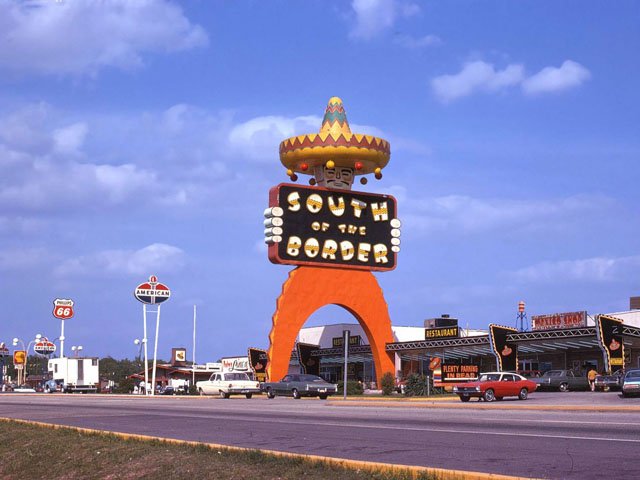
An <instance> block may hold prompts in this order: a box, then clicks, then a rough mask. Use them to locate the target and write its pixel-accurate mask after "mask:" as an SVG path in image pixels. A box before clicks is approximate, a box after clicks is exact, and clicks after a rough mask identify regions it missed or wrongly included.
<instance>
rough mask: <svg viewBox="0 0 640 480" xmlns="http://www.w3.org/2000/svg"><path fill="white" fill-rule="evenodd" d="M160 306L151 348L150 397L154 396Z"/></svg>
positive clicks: (157, 311)
mask: <svg viewBox="0 0 640 480" xmlns="http://www.w3.org/2000/svg"><path fill="white" fill-rule="evenodd" d="M161 306H162V305H158V310H156V338H155V341H154V346H153V372H151V378H152V380H151V383H152V386H151V395H152V396H153V395H155V394H156V363H157V361H158V334H159V333H160V307H161Z"/></svg>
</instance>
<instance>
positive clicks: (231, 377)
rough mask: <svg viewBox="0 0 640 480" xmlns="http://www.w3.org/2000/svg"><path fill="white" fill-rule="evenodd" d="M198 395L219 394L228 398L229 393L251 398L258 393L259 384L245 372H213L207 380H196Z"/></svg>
mask: <svg viewBox="0 0 640 480" xmlns="http://www.w3.org/2000/svg"><path fill="white" fill-rule="evenodd" d="M196 388H197V389H198V393H200V395H220V396H221V397H222V398H229V397H230V396H231V395H244V396H245V397H247V398H251V397H252V396H253V394H254V393H260V384H259V383H258V382H256V381H254V380H251V379H250V378H249V376H248V375H247V374H246V373H243V372H234V373H213V374H211V377H209V380H204V381H200V382H196Z"/></svg>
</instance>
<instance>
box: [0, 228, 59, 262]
mask: <svg viewBox="0 0 640 480" xmlns="http://www.w3.org/2000/svg"><path fill="white" fill-rule="evenodd" d="M0 224H1V222H0ZM51 258H52V257H51V254H50V253H49V251H48V250H47V249H45V248H41V247H35V248H12V249H8V248H3V249H0V270H4V271H7V270H11V271H14V270H23V269H32V268H36V267H40V266H42V265H43V264H44V263H47V262H49V261H50V260H51Z"/></svg>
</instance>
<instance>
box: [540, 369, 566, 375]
mask: <svg viewBox="0 0 640 480" xmlns="http://www.w3.org/2000/svg"><path fill="white" fill-rule="evenodd" d="M542 376H543V377H562V370H549V371H548V372H544V375H542Z"/></svg>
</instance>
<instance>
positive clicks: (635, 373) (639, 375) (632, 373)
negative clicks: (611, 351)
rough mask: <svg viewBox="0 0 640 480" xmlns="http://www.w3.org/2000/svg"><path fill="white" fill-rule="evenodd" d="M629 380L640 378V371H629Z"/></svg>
mask: <svg viewBox="0 0 640 480" xmlns="http://www.w3.org/2000/svg"><path fill="white" fill-rule="evenodd" d="M627 378H640V370H629V372H628V373H627Z"/></svg>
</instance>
